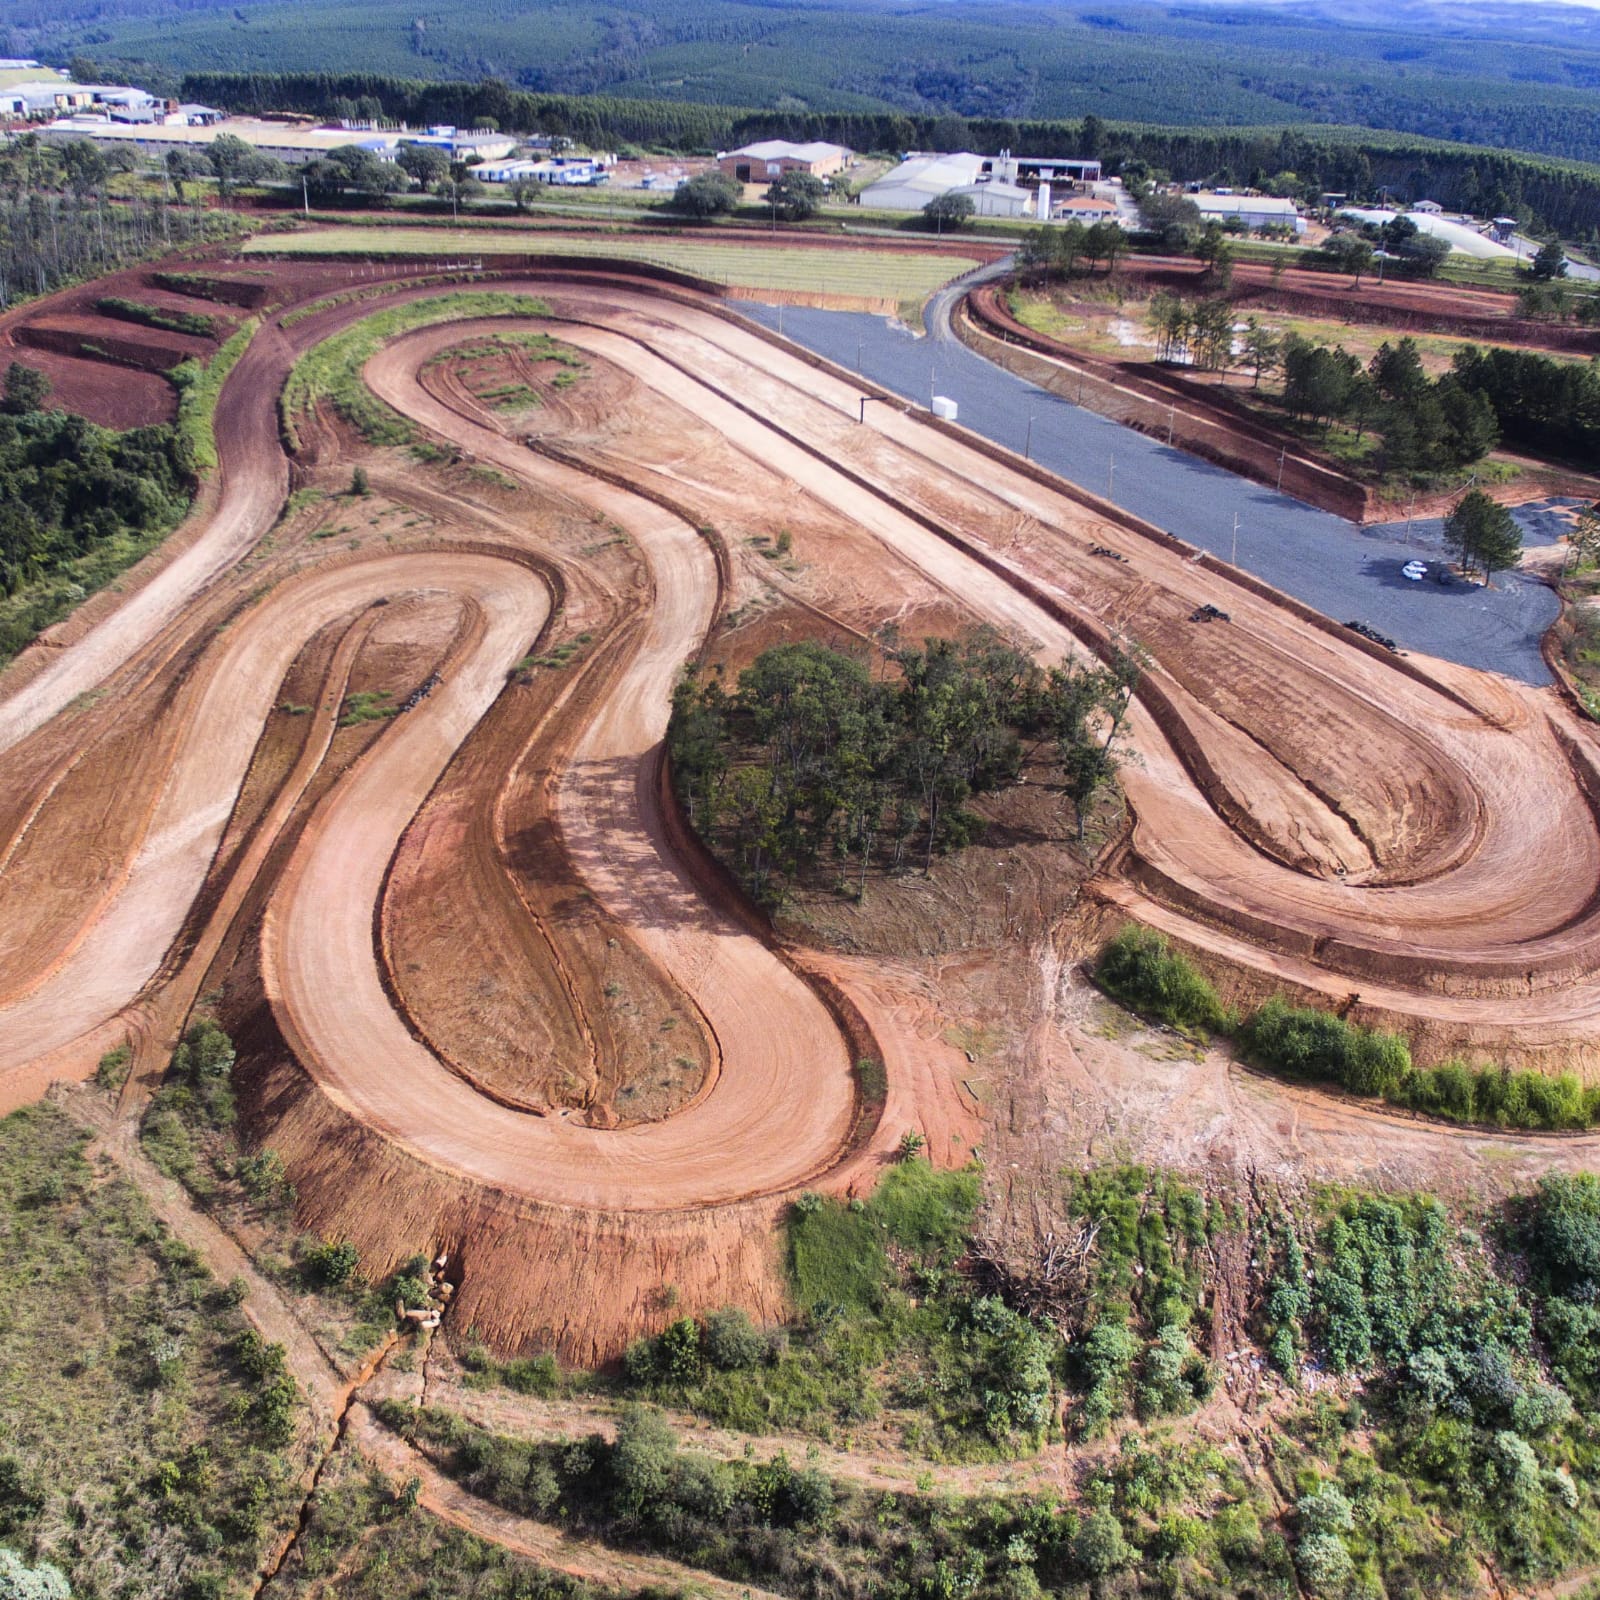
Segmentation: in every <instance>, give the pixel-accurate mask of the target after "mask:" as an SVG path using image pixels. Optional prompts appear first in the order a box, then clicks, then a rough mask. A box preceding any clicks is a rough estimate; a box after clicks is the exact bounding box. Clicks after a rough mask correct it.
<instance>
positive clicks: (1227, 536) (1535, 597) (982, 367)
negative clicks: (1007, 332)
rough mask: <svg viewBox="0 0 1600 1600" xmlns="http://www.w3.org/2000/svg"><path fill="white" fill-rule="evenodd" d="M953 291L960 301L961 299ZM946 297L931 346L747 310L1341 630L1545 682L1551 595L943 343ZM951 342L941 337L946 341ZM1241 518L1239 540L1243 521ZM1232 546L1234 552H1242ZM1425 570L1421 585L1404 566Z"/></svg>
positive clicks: (892, 334)
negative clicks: (1447, 564) (1466, 565)
mask: <svg viewBox="0 0 1600 1600" xmlns="http://www.w3.org/2000/svg"><path fill="white" fill-rule="evenodd" d="M955 292H959V291H955ZM952 297H953V292H952V291H951V290H946V291H944V293H943V294H942V295H941V296H940V297H939V299H938V300H937V301H936V302H935V304H934V305H933V306H932V307H930V311H929V324H930V327H931V328H932V329H933V330H934V331H933V332H932V333H928V334H918V333H913V332H912V331H911V330H910V329H908V328H907V327H905V326H904V324H902V323H898V322H894V321H892V320H891V319H889V318H886V317H881V316H874V315H871V314H867V313H862V312H851V311H821V310H816V309H814V308H812V307H808V306H785V307H782V308H781V309H780V308H779V307H776V306H767V305H755V304H749V305H744V306H741V307H740V308H739V309H741V310H743V311H745V312H746V313H747V314H748V315H750V316H751V317H753V318H754V319H756V320H758V321H759V322H761V323H762V324H763V325H765V326H767V327H769V328H780V327H781V331H782V332H783V334H784V335H785V336H786V337H788V338H790V339H792V340H794V341H795V342H796V343H797V344H801V345H804V346H805V347H806V348H807V349H810V350H813V351H815V352H816V353H817V354H818V355H821V356H825V357H827V358H828V359H829V360H831V361H834V362H836V363H837V364H838V365H839V366H841V367H847V368H849V369H850V370H851V371H859V372H860V373H861V374H862V375H863V376H864V377H866V378H869V379H871V380H872V381H873V382H874V383H877V384H880V385H881V386H882V387H883V388H885V389H892V390H893V391H894V392H895V393H896V394H899V395H903V396H904V397H905V398H906V399H908V400H912V401H915V402H916V403H917V404H919V405H922V406H926V405H928V404H929V401H930V398H931V397H932V396H933V395H935V394H938V395H944V396H948V397H949V398H950V399H952V400H954V401H955V402H956V404H957V406H958V407H959V415H958V417H957V421H958V422H960V423H961V424H962V425H963V426H965V427H968V428H971V429H973V430H974V431H975V432H977V433H981V434H983V435H984V436H985V437H987V438H989V439H992V440H993V441H994V442H995V443H996V444H1001V445H1004V446H1006V447H1007V448H1008V449H1011V450H1016V451H1018V452H1021V451H1023V450H1024V449H1026V450H1027V451H1028V453H1029V454H1030V455H1031V456H1032V458H1033V459H1034V460H1035V461H1037V462H1039V463H1040V465H1042V466H1045V467H1048V468H1049V469H1050V470H1051V471H1052V472H1057V473H1059V474H1060V475H1061V476H1062V477H1064V478H1067V479H1069V480H1070V481H1071V482H1073V483H1076V484H1079V485H1081V486H1082V487H1083V488H1085V489H1089V490H1092V491H1093V492H1094V493H1095V494H1099V495H1105V496H1106V497H1107V498H1109V499H1111V500H1113V501H1114V502H1115V503H1116V504H1117V505H1119V506H1121V507H1123V508H1124V509H1125V510H1127V511H1131V512H1133V513H1134V514H1135V515H1136V516H1140V517H1143V518H1144V519H1145V520H1146V521H1149V522H1153V523H1155V524H1156V525H1157V526H1158V527H1161V528H1165V529H1167V531H1168V532H1170V533H1175V534H1177V535H1178V537H1179V538H1182V539H1187V540H1189V541H1190V542H1191V543H1192V544H1196V545H1203V546H1204V547H1205V548H1206V549H1207V550H1210V551H1212V552H1213V553H1214V554H1216V555H1218V556H1221V557H1222V558H1223V559H1224V560H1235V561H1237V563H1238V564H1239V566H1241V567H1243V568H1244V569H1245V570H1246V571H1248V572H1253V573H1255V574H1256V576H1257V577H1260V578H1263V579H1265V580H1266V581H1267V582H1268V583H1270V584H1273V585H1274V586H1275V587H1277V588H1279V589H1282V590H1284V591H1285V592H1286V593H1288V594H1292V595H1294V596H1295V597H1296V598H1297V599H1300V600H1303V601H1305V602H1306V604H1308V605H1312V606H1315V607H1316V608H1317V610H1319V611H1321V612H1323V613H1324V614H1325V615H1327V616H1329V617H1332V618H1333V619H1334V620H1335V621H1337V622H1351V621H1359V622H1364V623H1366V624H1367V625H1368V626H1369V627H1371V628H1374V629H1375V630H1376V631H1377V632H1378V633H1380V634H1382V635H1384V636H1385V637H1387V638H1390V639H1393V640H1394V641H1395V642H1396V643H1397V644H1399V645H1400V646H1401V647H1402V648H1403V649H1407V650H1417V651H1422V652H1425V653H1427V654H1429V655H1436V656H1442V657H1444V658H1445V659H1446V660H1448V661H1457V662H1460V663H1461V664H1462V665H1463V666H1469V667H1479V668H1483V669H1485V670H1488V671H1492V672H1502V673H1505V674H1506V675H1507V676H1508V677H1513V678H1520V679H1521V680H1522V681H1523V682H1525V683H1532V684H1545V683H1549V682H1550V673H1549V669H1548V668H1547V667H1546V666H1545V664H1544V660H1543V658H1542V657H1541V655H1540V654H1539V640H1540V637H1541V636H1542V635H1543V634H1544V632H1545V630H1546V629H1547V628H1548V627H1549V626H1550V624H1551V623H1552V622H1554V621H1555V619H1556V616H1557V613H1558V612H1559V610H1560V604H1559V602H1558V600H1557V598H1556V595H1555V593H1554V592H1553V591H1552V590H1551V589H1550V588H1549V587H1548V586H1547V585H1546V584H1543V583H1541V582H1539V581H1538V580H1536V579H1533V578H1529V577H1526V576H1524V575H1523V574H1521V573H1520V572H1506V573H1500V574H1498V575H1497V576H1496V577H1495V580H1494V587H1493V588H1491V589H1487V590H1486V589H1484V588H1483V587H1482V586H1481V585H1479V584H1476V583H1474V584H1466V583H1461V582H1455V583H1451V584H1448V585H1442V584H1439V583H1436V582H1434V581H1433V574H1434V571H1435V570H1436V566H1435V562H1436V558H1438V557H1440V556H1442V555H1443V543H1442V539H1441V531H1442V530H1441V524H1440V523H1439V522H1438V521H1433V522H1431V523H1423V522H1418V523H1416V524H1414V525H1412V526H1411V527H1410V528H1409V530H1408V529H1407V527H1406V525H1405V524H1403V523H1401V524H1390V525H1388V526H1380V527H1365V528H1363V527H1359V526H1357V525H1356V524H1355V523H1351V522H1346V521H1345V520H1344V519H1343V518H1342V517H1336V516H1334V515H1332V514H1331V513H1329V512H1326V511H1318V510H1316V509H1315V508H1313V507H1311V506H1308V505H1305V504H1303V503H1302V502H1301V501H1299V500H1295V499H1293V498H1291V497H1290V496H1288V495H1284V494H1278V493H1275V492H1274V491H1273V490H1271V489H1268V488H1266V487H1264V486H1263V485H1261V484H1258V483H1254V482H1252V481H1251V480H1250V479H1248V478H1243V477H1240V476H1239V475H1238V474H1236V473H1232V472H1229V471H1227V470H1226V469H1225V468H1222V467H1218V466H1215V465H1214V464H1212V463H1211V462H1208V461H1202V460H1200V459H1199V458H1197V457H1195V456H1191V455H1186V454H1185V453H1184V452H1183V451H1181V450H1175V449H1172V448H1170V447H1168V446H1166V445H1164V444H1162V443H1160V441H1158V440H1156V439H1151V438H1148V437H1146V436H1145V435H1144V434H1141V433H1137V432H1135V431H1134V430H1133V429H1131V428H1125V427H1123V426H1122V425H1121V424H1120V423H1117V422H1112V421H1110V420H1109V419H1108V418H1105V417H1101V416H1098V415H1096V414H1095V413H1094V412H1092V411H1088V410H1085V409H1083V408H1082V407H1080V406H1076V405H1074V404H1072V402H1071V401H1069V400H1065V399H1063V398H1061V397H1060V396H1059V395H1054V394H1051V393H1049V392H1048V391H1047V390H1044V389H1041V388H1039V387H1038V386H1037V385H1035V384H1032V383H1029V382H1027V381H1026V380H1025V379H1022V378H1019V377H1017V376H1015V375H1014V374H1013V373H1010V372H1007V371H1005V370H1004V369H1003V368H1001V367H997V366H995V365H994V364H993V363H992V362H990V361H986V360H984V358H983V357H982V356H979V355H977V354H975V353H974V352H973V351H971V350H969V349H967V347H966V346H965V345H963V344H961V343H960V342H959V341H958V340H956V339H954V338H952V337H949V336H948V335H947V329H948V322H947V316H948V306H949V301H950V299H951V298H952ZM941 333H945V334H946V336H945V337H941V336H940V335H941ZM1517 516H1518V520H1519V522H1521V523H1522V525H1523V537H1524V541H1525V542H1526V543H1527V544H1528V545H1530V546H1531V545H1535V544H1549V543H1552V542H1554V540H1555V538H1556V537H1558V535H1559V528H1560V523H1559V521H1558V518H1557V515H1556V514H1555V512H1554V508H1552V507H1551V506H1549V505H1548V504H1544V505H1541V506H1540V507H1538V508H1530V509H1528V510H1525V511H1522V512H1519V513H1517ZM1236 517H1237V519H1238V532H1237V536H1236V535H1235V532H1234V519H1235V518H1236ZM1236 541H1237V542H1236ZM1417 559H1421V560H1424V561H1427V562H1428V563H1429V576H1428V578H1427V579H1425V580H1424V581H1422V582H1421V583H1413V582H1411V581H1410V580H1408V579H1407V578H1405V577H1404V576H1402V574H1401V568H1402V567H1404V566H1405V565H1406V563H1407V562H1409V561H1413V560H1417Z"/></svg>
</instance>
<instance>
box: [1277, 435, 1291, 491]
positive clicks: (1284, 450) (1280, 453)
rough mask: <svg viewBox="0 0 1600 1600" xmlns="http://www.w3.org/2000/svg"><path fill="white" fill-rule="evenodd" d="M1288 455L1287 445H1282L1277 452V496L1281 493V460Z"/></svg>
mask: <svg viewBox="0 0 1600 1600" xmlns="http://www.w3.org/2000/svg"><path fill="white" fill-rule="evenodd" d="M1288 453H1289V447H1288V445H1284V446H1283V447H1282V448H1281V449H1280V450H1279V451H1278V493H1279V494H1282V493H1283V458H1284V457H1285V456H1286V455H1288Z"/></svg>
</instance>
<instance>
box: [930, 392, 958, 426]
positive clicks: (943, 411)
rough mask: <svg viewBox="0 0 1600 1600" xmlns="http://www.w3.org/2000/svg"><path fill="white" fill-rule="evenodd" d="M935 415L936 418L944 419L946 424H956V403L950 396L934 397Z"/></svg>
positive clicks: (938, 395)
mask: <svg viewBox="0 0 1600 1600" xmlns="http://www.w3.org/2000/svg"><path fill="white" fill-rule="evenodd" d="M933 414H934V416H936V417H943V418H944V420H945V421H946V422H954V421H955V420H956V403H955V401H954V400H952V399H951V398H950V397H949V395H945V394H936V395H935V396H934V397H933Z"/></svg>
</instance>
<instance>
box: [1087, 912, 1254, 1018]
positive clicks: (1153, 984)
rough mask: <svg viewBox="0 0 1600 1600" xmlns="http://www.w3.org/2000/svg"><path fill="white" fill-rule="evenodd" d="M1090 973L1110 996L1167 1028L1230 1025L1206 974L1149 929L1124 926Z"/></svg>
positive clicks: (1102, 952)
mask: <svg viewBox="0 0 1600 1600" xmlns="http://www.w3.org/2000/svg"><path fill="white" fill-rule="evenodd" d="M1095 977H1096V979H1097V981H1098V982H1099V984H1100V987H1101V988H1102V989H1104V990H1105V991H1106V993H1107V994H1109V995H1110V996H1111V997H1112V998H1113V999H1115V1000H1120V1001H1121V1002H1122V1003H1123V1004H1124V1005H1126V1006H1129V1007H1131V1008H1132V1009H1133V1010H1135V1011H1138V1012H1141V1013H1142V1014H1143V1015H1145V1016H1150V1017H1154V1018H1156V1019H1157V1020H1158V1021H1160V1022H1165V1023H1167V1024H1168V1025H1169V1026H1170V1027H1174V1028H1182V1029H1185V1030H1196V1031H1213V1032H1225V1031H1226V1030H1227V1029H1228V1027H1229V1025H1230V1022H1231V1019H1230V1017H1229V1015H1228V1013H1227V1012H1226V1011H1225V1010H1224V1009H1223V1005H1222V1002H1221V1001H1220V1000H1219V999H1218V998H1217V991H1216V990H1215V989H1214V988H1212V986H1211V984H1210V983H1209V982H1208V981H1207V979H1206V977H1205V975H1204V974H1203V973H1202V972H1201V971H1200V969H1199V968H1198V967H1196V966H1195V964H1194V963H1193V962H1192V961H1190V960H1189V958H1188V957H1187V956H1185V955H1182V954H1180V953H1179V952H1178V951H1176V950H1174V949H1173V948H1172V947H1171V946H1170V945H1169V944H1168V942H1167V940H1166V939H1165V938H1164V937H1163V936H1162V935H1161V934H1159V933H1156V932H1154V931H1153V930H1152V929H1149V928H1140V927H1136V926H1134V925H1132V924H1130V925H1129V926H1128V927H1126V928H1124V929H1123V930H1122V931H1121V932H1120V933H1119V934H1118V935H1117V936H1116V938H1114V939H1113V940H1112V941H1111V942H1110V943H1109V944H1108V945H1107V946H1106V947H1105V949H1104V950H1102V951H1101V952H1100V960H1099V963H1098V965H1097V966H1096V968H1095Z"/></svg>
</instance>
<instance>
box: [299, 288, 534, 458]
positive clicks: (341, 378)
mask: <svg viewBox="0 0 1600 1600" xmlns="http://www.w3.org/2000/svg"><path fill="white" fill-rule="evenodd" d="M548 313H549V307H548V306H547V305H546V304H545V303H544V302H543V301H542V300H536V299H534V298H532V297H531V296H529V295H521V294H501V293H496V292H495V291H492V290H463V291H462V292H461V293H459V294H447V295H441V296H439V297H438V298H437V299H432V300H413V301H409V302H407V303H406V304H405V305H399V306H391V307H389V308H388V309H387V310H384V311H378V312H374V313H373V315H372V316H370V317H365V318H363V319H362V320H361V321H360V322H357V323H354V324H352V325H351V326H350V327H348V328H344V329H342V330H341V331H340V332H338V333H336V334H334V335H332V336H331V337H330V338H327V339H324V340H323V341H322V343H321V344H319V345H315V346H313V347H312V348H311V349H310V350H308V351H307V352H306V353H305V354H304V355H303V356H301V358H300V359H299V360H298V361H297V362H296V363H295V365H294V370H293V371H292V372H291V373H290V374H289V381H288V383H286V384H285V385H284V390H283V398H282V400H281V402H280V408H281V409H280V415H281V417H282V422H283V431H284V435H285V437H286V438H287V440H288V442H289V445H290V448H291V449H295V450H298V449H299V447H300V433H299V425H300V423H301V422H302V421H303V420H304V419H305V418H306V417H308V416H309V415H310V414H311V412H312V411H313V410H314V409H315V408H316V406H317V404H318V402H319V401H323V400H326V401H327V402H328V403H329V404H330V405H332V406H333V408H334V410H335V411H336V412H337V413H338V414H339V415H340V416H341V417H342V418H343V419H344V420H345V421H346V422H348V423H349V424H350V425H351V426H352V427H353V428H355V429H357V430H358V431H359V432H360V434H361V436H362V437H363V438H364V439H366V440H368V441H369V442H370V443H372V444H378V445H398V444H407V443H409V442H410V441H411V439H412V438H413V436H414V430H413V429H412V426H411V424H410V423H409V422H407V421H406V419H405V418H404V417H402V416H401V415H400V413H399V412H398V411H396V410H394V408H393V407H392V406H387V405H385V404H384V403H383V401H381V400H380V399H378V397H377V396H376V395H375V394H373V393H372V391H371V390H370V389H369V388H368V387H367V385H366V383H365V381H364V380H363V378H362V376H361V371H362V368H363V367H365V366H366V364H367V362H368V361H370V360H371V359H372V357H373V356H375V355H376V354H377V353H378V351H379V350H380V349H381V348H382V347H383V346H384V345H385V344H387V343H388V342H389V340H391V339H395V338H398V337H399V336H400V335H401V334H404V333H410V332H412V331H413V330H414V329H416V328H427V327H432V326H433V325H434V324H435V323H439V322H457V321H464V320H466V319H468V318H471V317H542V316H546V315H548Z"/></svg>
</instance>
